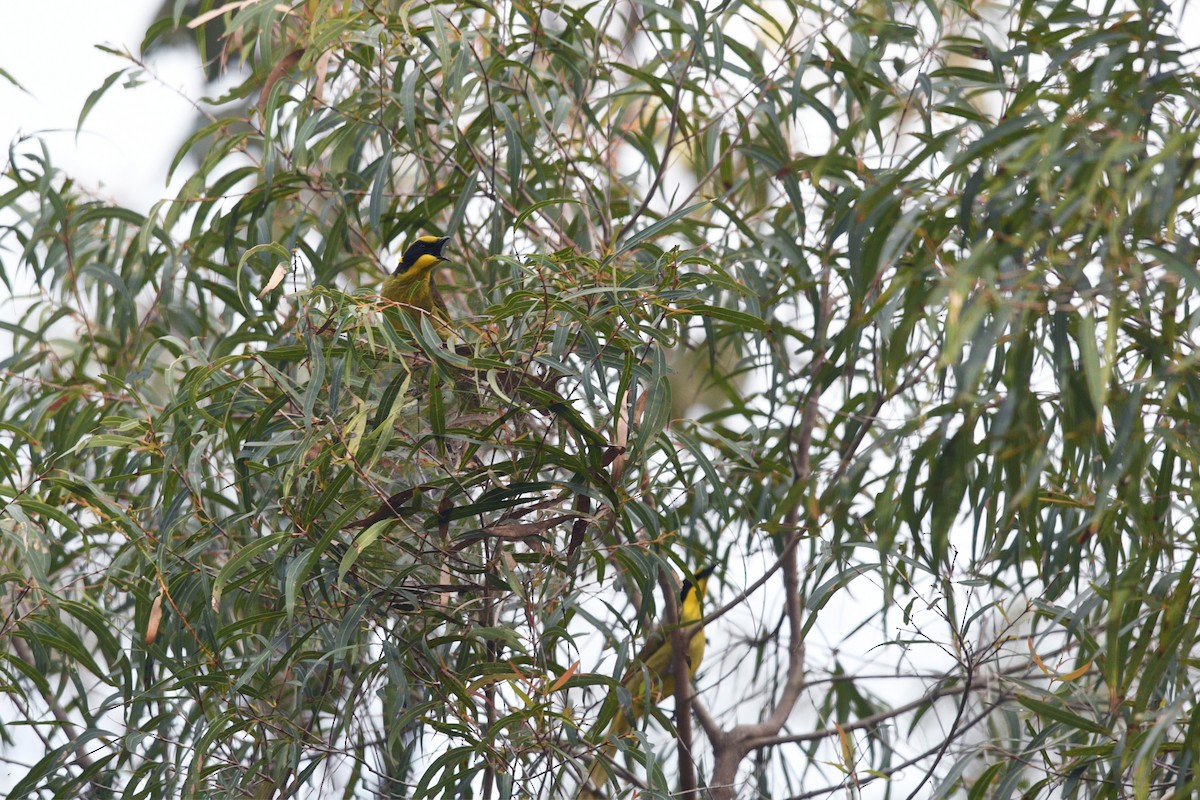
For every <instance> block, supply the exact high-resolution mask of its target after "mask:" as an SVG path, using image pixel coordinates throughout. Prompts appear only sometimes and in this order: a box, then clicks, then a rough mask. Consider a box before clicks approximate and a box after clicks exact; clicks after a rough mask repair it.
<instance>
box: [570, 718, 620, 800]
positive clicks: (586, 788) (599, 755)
mask: <svg viewBox="0 0 1200 800" xmlns="http://www.w3.org/2000/svg"><path fill="white" fill-rule="evenodd" d="M628 730H629V718H628V717H626V716H625V712H624V711H622V710H621V709H619V708H618V709H617V715H616V716H615V717H613V721H612V724H611V725H609V726H608V734H607V735H606V736H605V737H604V739H605V741H604V744H603V745H602V746H601V747H600V749H599V750H597V751H596V753H595V758H593V759H592V765H591V766H590V767H588V774H587V779H586V780H584V782H583V783H582V784H580V786H579V795H578V798H577V800H604V798H605V797H606V795H605V794H604V786H605V784H607V783H608V766H607V765H608V764H610V763H612V760H613V756H614V755H616V752H617V745H616V741H615V740H616V738H617V737H619V736H622V735H624V734H625V733H626V732H627V731H628Z"/></svg>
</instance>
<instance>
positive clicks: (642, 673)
mask: <svg viewBox="0 0 1200 800" xmlns="http://www.w3.org/2000/svg"><path fill="white" fill-rule="evenodd" d="M715 570H716V565H715V564H713V565H710V566H708V567H705V568H704V569H702V570H700V571H699V572H697V573H696V577H695V580H694V581H693V580H691V579H687V580H684V582H683V586H682V587H681V588H680V591H679V628H680V629H685V630H684V632H685V634H686V632H687V631H686V629H687V628H688V627H689V626H692V625H694V624H695V623H697V622H700V621H701V620H702V619H703V618H704V610H703V603H704V595H705V593H706V592H707V589H708V579H709V577H711V576H712V574H713V572H714V571H715ZM704 644H705V636H704V628H703V626H701V627H699V628H697V629H696V630H695V632H693V633H692V636H691V639H689V640H688V643H687V656H686V658H687V668H688V678H689V679H690V678H694V677H695V676H696V670H698V669H699V668H700V662H701V661H702V660H703V659H704ZM672 662H673V659H672V649H671V630H670V628H668V627H667V626H666V625H662V624H660V625H656V626H655V627H654V629H653V630H652V631H651V632H650V636H649V637H647V639H646V644H645V645H644V646H643V647H642V650H641V652H640V653H638V656H637V658H635V659H634V660H633V663H632V664H631V665H630V666H629V668H628V669H627V670H625V674H624V675H623V676H621V685H622V686H624V687H625V689H626V690H627V691H628V692H629V695H630V699H631V701H632V708H631V709H630V710H631V711H632V712H633V719H630V717H629V716H627V715H626V714H625V709H624V708H621V707H620V706H618V708H617V714H616V716H615V717H613V721H612V723H611V724H610V725H609V727H608V734H607V735H606V737H605V738H607V739H609V742H608V743H606V744H605V745H604V748H603V752H604V757H603V758H597V759H596V760H595V761H593V762H592V766H591V768H590V769H589V770H588V776H587V780H586V781H584V784H583V786H582V787H581V790H580V793H579V797H580V798H589V799H590V798H595V797H599V795H598V794H597V793H596V792H595V791H594V790H593V789H592V786H595V787H597V788H599V787H602V786H603V785H604V781H605V769H604V766H603V762H604V761H609V760H611V759H612V755H613V753H614V752H615V750H616V745H615V744H614V743H613V742H612V741H611V740H612V739H613V738H614V737H619V736H622V735H623V734H625V733H626V732H628V731H629V729H630V727H631V726H632V724H633V721H634V720H636V719H637V718H639V717H641V716H643V715H645V713H646V698H647V694H649V699H650V702H651V703H653V704H655V705H657V704H658V702H659V701H660V700H662V698H663V697H670V696H671V695H673V694H675V670H674V664H673V663H672ZM647 678H648V679H649V680H650V681H651V684H650V686H649V692H647V686H646V680H647ZM613 691H614V693H615V692H616V690H615V689H614V690H613Z"/></svg>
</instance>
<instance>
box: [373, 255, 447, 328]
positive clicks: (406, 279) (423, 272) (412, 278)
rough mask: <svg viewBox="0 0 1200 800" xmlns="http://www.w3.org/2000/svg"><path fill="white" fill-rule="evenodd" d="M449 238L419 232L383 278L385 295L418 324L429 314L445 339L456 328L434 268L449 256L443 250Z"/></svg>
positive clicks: (434, 325)
mask: <svg viewBox="0 0 1200 800" xmlns="http://www.w3.org/2000/svg"><path fill="white" fill-rule="evenodd" d="M448 241H450V237H449V236H441V237H438V236H418V237H417V238H416V239H414V240H413V242H412V243H411V244H410V245H409V246H408V247H407V248H406V249H405V250H404V255H403V256H401V258H400V263H399V264H398V265H396V270H395V271H394V272H393V273H392V274H391V275H389V276H388V277H387V278H386V279H385V280H384V282H383V289H382V290H381V291H380V294H381V295H382V296H383V297H384V298H385V299H387V300H391V301H392V302H394V303H399V304H400V308H401V310H402V311H403V312H404V313H406V314H407V315H408V316H409V318H410V319H412V321H413V322H415V323H417V325H420V323H421V317H422V316H427V317H428V318H429V322H430V324H432V325H433V329H434V330H435V331H437V334H438V335H439V336H441V337H442V338H443V339H449V338H450V337H451V336H453V334H454V331H453V329H452V328H451V327H450V312H449V311H448V310H447V308H446V301H445V300H443V299H442V296H441V294H439V293H438V290H437V286H436V285H435V284H434V282H433V269H434V267H436V266H437V265H438V264H441V263H442V262H443V261H445V260H446V259H445V258H443V257H442V250H443V249H444V248H445V247H446V242H448Z"/></svg>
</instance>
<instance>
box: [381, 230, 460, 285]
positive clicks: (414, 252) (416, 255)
mask: <svg viewBox="0 0 1200 800" xmlns="http://www.w3.org/2000/svg"><path fill="white" fill-rule="evenodd" d="M448 241H450V237H449V236H442V237H440V238H439V237H437V236H418V237H417V238H416V239H415V240H414V241H413V243H412V244H410V245H409V246H408V248H407V249H406V250H405V251H404V255H403V257H401V259H400V263H399V264H398V265H397V266H396V271H395V272H394V273H392V274H394V275H403V274H404V273H405V272H408V271H409V270H410V269H413V268H414V267H421V268H426V269H428V268H429V267H432V266H434V265H435V264H437V263H438V262H439V261H445V260H446V259H444V258H442V248H444V247H445V246H446V242H448Z"/></svg>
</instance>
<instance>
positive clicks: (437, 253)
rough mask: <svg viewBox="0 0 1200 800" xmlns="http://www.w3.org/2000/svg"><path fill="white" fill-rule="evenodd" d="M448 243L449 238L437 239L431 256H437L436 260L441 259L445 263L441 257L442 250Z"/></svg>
mask: <svg viewBox="0 0 1200 800" xmlns="http://www.w3.org/2000/svg"><path fill="white" fill-rule="evenodd" d="M448 241H450V237H449V236H443V237H442V238H440V239H438V241H437V249H436V250H434V251H433V254H434V255H435V256H437V257H438V258H440V259H442V260H443V261H445V260H446V259H445V257H444V256H442V248H444V247H445V246H446V242H448Z"/></svg>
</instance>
